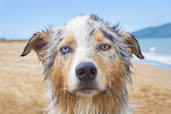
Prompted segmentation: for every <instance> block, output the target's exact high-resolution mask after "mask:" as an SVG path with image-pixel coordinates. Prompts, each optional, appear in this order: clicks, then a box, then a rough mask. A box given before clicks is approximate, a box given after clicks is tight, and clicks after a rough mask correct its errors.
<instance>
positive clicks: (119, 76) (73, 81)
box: [23, 15, 143, 96]
mask: <svg viewBox="0 0 171 114" xmlns="http://www.w3.org/2000/svg"><path fill="white" fill-rule="evenodd" d="M36 35H37V34H35V36H33V38H32V39H31V40H30V43H28V45H27V47H26V49H25V51H24V53H23V55H26V54H27V53H29V52H30V50H31V49H32V48H33V49H34V50H36V52H37V54H38V56H39V58H40V60H41V61H42V62H43V64H44V65H45V74H46V77H47V78H49V79H50V80H51V82H52V84H53V86H54V88H55V89H56V90H57V91H65V92H67V93H68V94H69V95H76V96H95V95H104V94H106V93H108V91H110V89H111V88H113V89H114V90H116V92H117V89H118V88H122V86H124V83H125V81H126V80H127V78H128V75H129V72H130V71H129V65H130V61H129V57H130V56H132V54H133V53H134V54H136V55H137V56H138V57H139V58H141V59H142V58H143V56H142V54H141V51H140V49H139V45H138V43H137V41H136V40H135V39H134V37H133V36H131V35H128V34H122V33H120V32H119V31H118V30H117V29H116V28H115V27H110V26H109V25H108V24H106V23H104V22H103V21H102V20H100V19H99V18H98V17H96V16H93V15H86V16H80V17H76V18H74V19H73V20H71V21H70V22H69V23H68V24H66V25H65V26H63V27H60V28H57V27H54V28H52V29H51V30H50V31H47V32H46V34H45V32H43V33H42V35H40V36H41V37H40V36H39V37H38V36H36ZM35 37H36V38H35ZM34 38H35V39H36V40H37V39H39V40H40V41H39V42H41V44H42V45H41V44H40V43H39V42H36V40H34V41H33V42H34V43H32V42H31V41H32V40H33V39H34ZM45 39H46V40H45ZM42 42H43V43H42ZM31 44H32V46H30V45H31ZM38 44H39V45H38ZM37 45H38V47H39V48H40V49H39V50H38V49H36V46H37ZM29 46H30V47H29Z"/></svg>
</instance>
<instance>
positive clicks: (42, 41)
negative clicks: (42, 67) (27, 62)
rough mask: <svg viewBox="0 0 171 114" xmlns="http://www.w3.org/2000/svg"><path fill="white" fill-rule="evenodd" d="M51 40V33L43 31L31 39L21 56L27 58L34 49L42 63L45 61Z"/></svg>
mask: <svg viewBox="0 0 171 114" xmlns="http://www.w3.org/2000/svg"><path fill="white" fill-rule="evenodd" d="M48 40H49V31H48V30H47V31H42V32H37V33H35V34H34V35H33V36H32V37H31V39H30V40H29V41H28V43H27V45H26V47H25V49H24V51H23V53H22V54H21V56H26V55H27V54H29V53H30V51H31V50H32V49H33V50H34V51H35V52H36V53H37V56H38V58H39V60H40V61H42V62H43V61H44V56H45V53H46V51H45V50H46V47H47V44H48Z"/></svg>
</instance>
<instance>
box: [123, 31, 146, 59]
mask: <svg viewBox="0 0 171 114" xmlns="http://www.w3.org/2000/svg"><path fill="white" fill-rule="evenodd" d="M122 38H123V39H124V42H125V44H126V45H127V46H128V47H127V51H128V53H129V55H130V56H131V57H132V55H133V54H135V55H136V56H137V57H138V58H140V59H144V56H143V55H142V53H141V49H140V46H139V44H138V41H137V40H136V39H135V37H134V36H133V35H131V34H129V33H124V34H122Z"/></svg>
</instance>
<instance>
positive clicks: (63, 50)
mask: <svg viewBox="0 0 171 114" xmlns="http://www.w3.org/2000/svg"><path fill="white" fill-rule="evenodd" d="M60 51H61V52H62V53H63V54H65V53H68V52H69V51H70V47H68V46H65V47H62V48H61V49H60Z"/></svg>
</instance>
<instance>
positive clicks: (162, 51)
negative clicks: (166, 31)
mask: <svg viewBox="0 0 171 114" xmlns="http://www.w3.org/2000/svg"><path fill="white" fill-rule="evenodd" d="M137 40H138V42H139V44H140V47H141V51H142V54H143V55H144V57H145V59H144V60H138V59H137V58H136V57H134V60H135V61H139V62H144V63H148V64H152V65H155V66H159V67H165V68H168V69H171V38H137Z"/></svg>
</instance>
